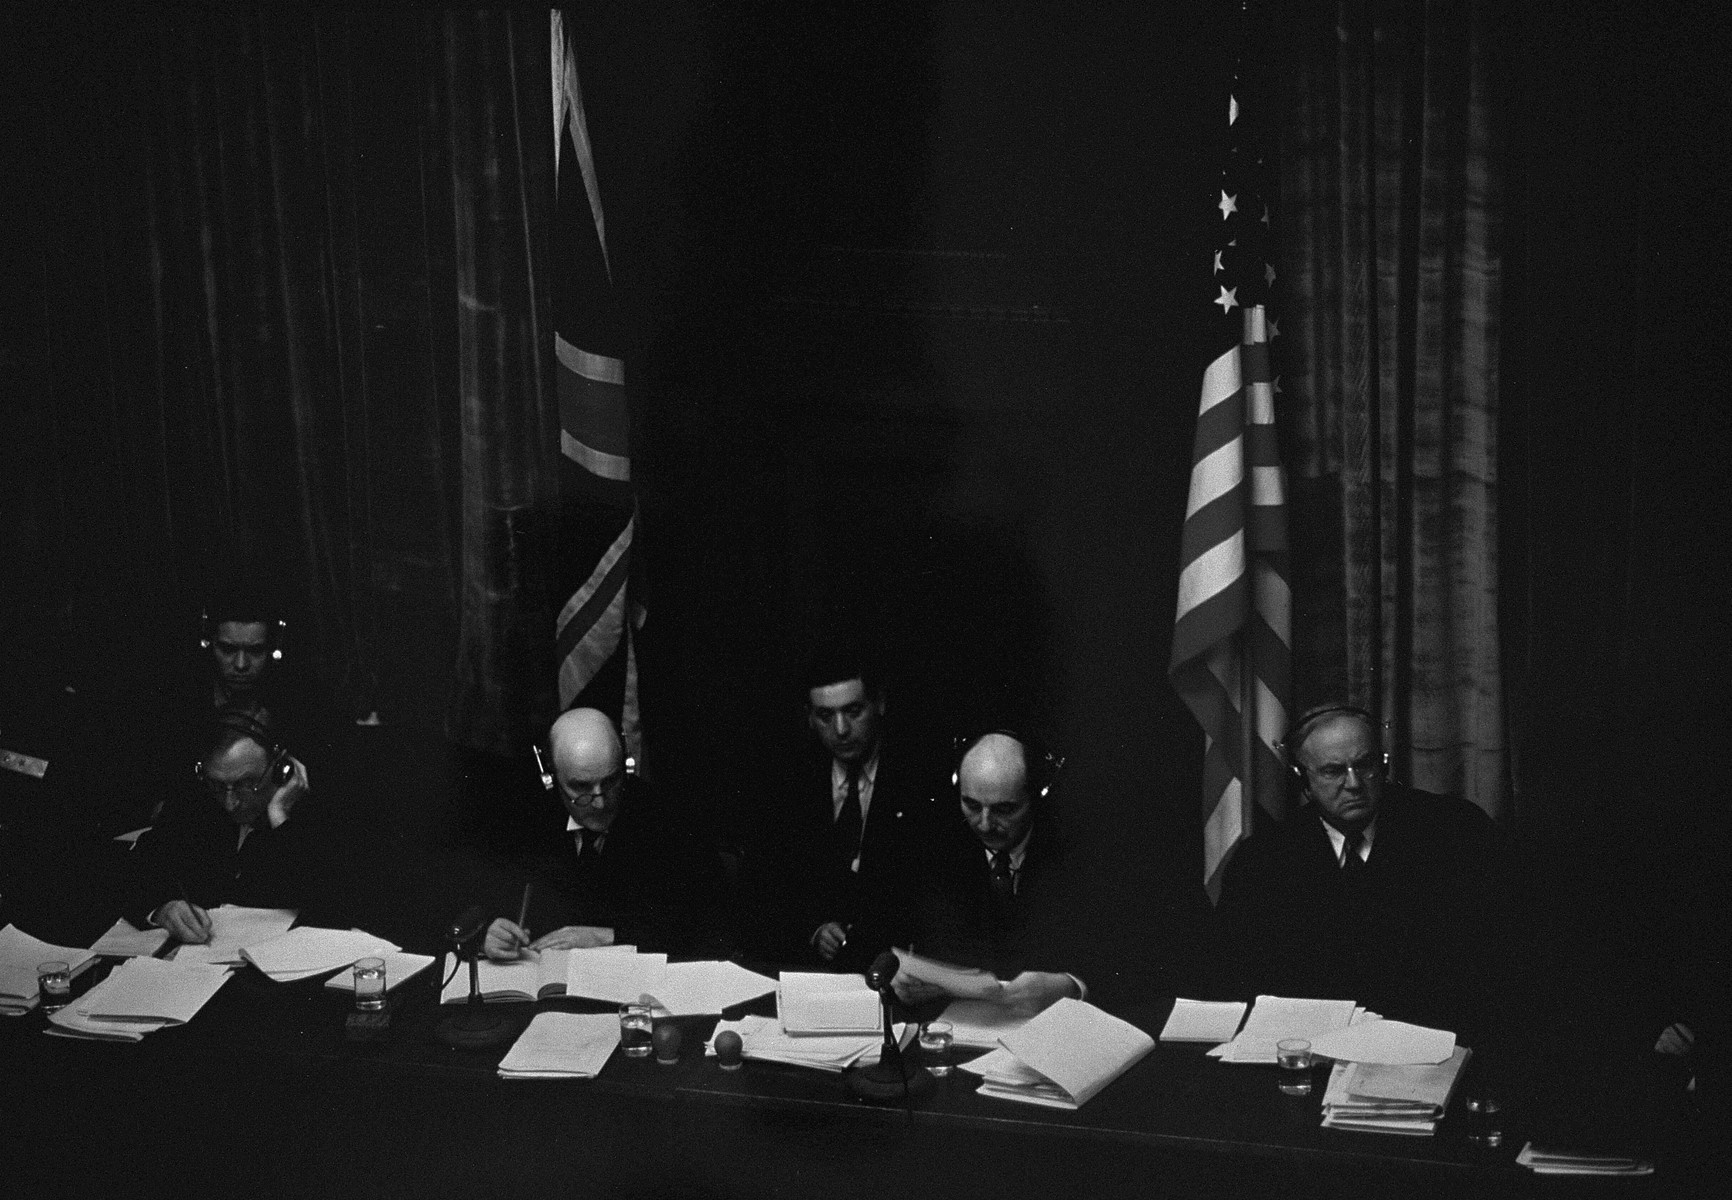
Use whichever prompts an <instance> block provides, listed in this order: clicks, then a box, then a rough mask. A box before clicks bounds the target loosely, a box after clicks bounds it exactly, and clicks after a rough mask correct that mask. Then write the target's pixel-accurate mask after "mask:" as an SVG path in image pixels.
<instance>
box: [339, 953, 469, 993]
mask: <svg viewBox="0 0 1732 1200" xmlns="http://www.w3.org/2000/svg"><path fill="white" fill-rule="evenodd" d="M361 957H362V958H367V957H369V956H368V955H365V954H363V955H362V956H361ZM378 957H380V958H382V959H384V960H385V990H386V991H387V992H394V991H396V990H397V985H398V984H402V983H408V982H409V981H410V980H411V979H413V978H415V976H417V975H419V974H420V973H421V972H423V971H425V970H426V969H427V968H428V967H430V966H432V965H433V956H432V955H431V954H413V953H411V952H410V951H408V950H392V951H390V952H389V953H387V954H381V955H379V956H378ZM463 982H464V987H465V989H467V987H468V983H469V981H468V979H467V978H465V979H464V981H463ZM325 986H326V987H328V988H336V989H337V990H338V991H343V992H352V991H354V990H355V973H354V972H353V971H338V972H337V973H336V974H335V975H333V976H331V977H330V978H329V979H327V980H325ZM463 995H464V996H465V997H467V996H468V995H469V992H468V991H467V990H465V991H464V993H463Z"/></svg>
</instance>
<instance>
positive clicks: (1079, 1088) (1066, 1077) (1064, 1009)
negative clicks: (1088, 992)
mask: <svg viewBox="0 0 1732 1200" xmlns="http://www.w3.org/2000/svg"><path fill="white" fill-rule="evenodd" d="M1000 1041H1001V1045H1000V1047H999V1049H997V1050H994V1051H992V1052H991V1053H990V1054H986V1055H982V1056H981V1057H980V1058H977V1059H975V1060H974V1061H973V1062H967V1063H962V1064H960V1065H961V1068H962V1069H963V1070H965V1071H971V1072H973V1073H974V1074H976V1075H979V1076H981V1077H982V1083H981V1085H980V1094H981V1095H982V1096H996V1097H998V1098H999V1099H1001V1100H1017V1101H1020V1102H1022V1103H1024V1104H1041V1105H1045V1106H1046V1107H1048V1108H1066V1109H1077V1108H1081V1107H1082V1106H1083V1105H1085V1104H1087V1103H1088V1102H1089V1101H1090V1100H1091V1099H1093V1098H1094V1096H1095V1095H1096V1094H1097V1093H1098V1092H1099V1091H1100V1090H1101V1089H1102V1088H1104V1087H1106V1085H1107V1084H1109V1083H1111V1082H1112V1081H1113V1080H1115V1079H1117V1078H1118V1077H1119V1076H1120V1075H1123V1074H1124V1073H1125V1072H1126V1071H1128V1070H1130V1068H1131V1067H1132V1066H1134V1065H1135V1064H1136V1063H1137V1062H1138V1061H1140V1060H1141V1059H1142V1057H1143V1056H1144V1055H1145V1054H1147V1053H1148V1052H1149V1051H1150V1050H1153V1049H1154V1048H1155V1039H1154V1038H1152V1037H1150V1036H1149V1035H1148V1034H1146V1033H1144V1032H1143V1031H1142V1030H1140V1029H1138V1028H1137V1027H1136V1026H1135V1025H1132V1024H1130V1023H1129V1022H1126V1021H1121V1020H1119V1019H1118V1018H1117V1017H1115V1016H1111V1015H1110V1014H1108V1013H1104V1012H1102V1011H1101V1010H1100V1009H1098V1008H1096V1007H1095V1006H1094V1005H1092V1004H1090V1003H1088V1001H1086V1000H1072V999H1069V998H1066V999H1063V1000H1060V1001H1058V1002H1056V1003H1054V1004H1053V1005H1051V1006H1050V1007H1048V1008H1047V1009H1046V1010H1044V1011H1043V1012H1041V1013H1039V1014H1038V1015H1036V1016H1035V1017H1033V1018H1031V1019H1030V1020H1029V1022H1028V1023H1027V1024H1026V1025H1024V1026H1023V1027H1022V1028H1021V1029H1019V1030H1017V1031H1016V1032H1015V1033H1012V1034H1009V1035H1007V1036H1006V1037H1004V1038H1002V1039H1000Z"/></svg>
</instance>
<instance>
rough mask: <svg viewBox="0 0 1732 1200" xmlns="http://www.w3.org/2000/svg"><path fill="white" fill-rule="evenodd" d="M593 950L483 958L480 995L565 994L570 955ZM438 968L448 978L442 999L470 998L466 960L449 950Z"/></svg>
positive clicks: (503, 999)
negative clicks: (453, 956) (496, 959)
mask: <svg viewBox="0 0 1732 1200" xmlns="http://www.w3.org/2000/svg"><path fill="white" fill-rule="evenodd" d="M593 953H595V952H594V951H591V950H581V951H579V950H543V951H542V952H541V953H540V955H538V956H537V957H535V958H520V959H516V960H514V961H512V962H494V961H493V960H492V959H490V958H484V959H482V960H481V961H480V962H479V963H477V964H476V965H477V967H478V974H479V977H480V978H479V982H480V987H481V999H482V1000H484V1001H486V1002H487V1003H488V1004H509V1003H512V1002H514V1001H515V1002H520V1003H521V1002H525V1001H531V1000H542V999H545V998H546V997H548V996H563V995H565V979H566V973H567V970H568V966H569V961H570V957H571V955H573V954H593ZM453 966H455V970H453ZM439 971H440V978H441V979H444V980H445V986H444V987H443V988H442V989H440V992H439V1003H441V1004H462V1003H463V1002H465V1001H466V1000H468V999H469V964H468V962H467V961H465V962H460V963H456V964H453V963H452V961H451V956H450V955H449V954H447V955H445V956H443V957H442V958H440V960H439ZM388 979H389V977H387V980H388Z"/></svg>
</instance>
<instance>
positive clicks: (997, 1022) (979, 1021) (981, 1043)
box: [942, 1000, 1029, 1050]
mask: <svg viewBox="0 0 1732 1200" xmlns="http://www.w3.org/2000/svg"><path fill="white" fill-rule="evenodd" d="M942 1019H943V1020H946V1021H949V1022H950V1027H951V1044H952V1045H954V1046H958V1047H963V1048H966V1049H970V1050H996V1049H998V1043H999V1039H1000V1038H1002V1037H1004V1036H1005V1035H1006V1034H1011V1033H1015V1032H1016V1031H1017V1030H1019V1029H1021V1028H1022V1027H1023V1026H1024V1025H1027V1024H1028V1022H1029V1018H1027V1017H1019V1016H1017V1015H1015V1014H1014V1013H1012V1012H1011V1011H1010V1010H1009V1009H1007V1008H1005V1007H1004V1006H1003V1005H1002V1004H995V1003H993V1002H992V1001H990V1000H952V1001H951V1002H950V1005H949V1007H948V1008H946V1009H945V1010H944V1016H943V1018H942Z"/></svg>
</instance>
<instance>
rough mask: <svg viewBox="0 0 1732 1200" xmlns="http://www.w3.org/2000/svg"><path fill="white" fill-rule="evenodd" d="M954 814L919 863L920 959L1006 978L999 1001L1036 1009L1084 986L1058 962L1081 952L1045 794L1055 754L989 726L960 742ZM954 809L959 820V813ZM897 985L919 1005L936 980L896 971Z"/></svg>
mask: <svg viewBox="0 0 1732 1200" xmlns="http://www.w3.org/2000/svg"><path fill="white" fill-rule="evenodd" d="M960 749H961V756H960V758H959V759H958V760H957V765H956V771H955V773H954V782H955V785H956V803H957V812H956V816H954V817H952V818H950V819H949V820H948V821H946V822H945V828H944V832H943V833H941V834H940V835H939V836H938V838H937V839H936V845H934V846H933V847H932V850H931V853H930V855H929V860H928V862H927V863H926V867H925V870H924V872H923V887H922V889H921V895H920V897H919V907H918V917H917V920H918V929H919V932H918V933H917V935H916V938H915V942H914V945H913V947H912V949H913V950H914V951H915V952H916V953H918V954H920V955H922V956H923V957H926V958H933V959H938V960H940V961H943V962H947V963H952V964H956V965H960V966H967V967H979V968H984V969H985V970H988V971H991V972H992V973H993V974H995V975H999V976H1001V977H1007V978H1006V982H1005V987H1004V993H1003V997H1002V1001H1003V1003H1004V1004H1005V1005H1006V1006H1007V1007H1009V1008H1011V1009H1012V1010H1014V1011H1017V1012H1021V1013H1023V1014H1025V1015H1033V1014H1034V1013H1037V1012H1039V1011H1040V1010H1041V1009H1043V1008H1045V1007H1047V1006H1048V1005H1049V1004H1051V1003H1052V1002H1053V1001H1055V1000H1058V999H1060V998H1061V997H1065V996H1073V997H1078V998H1080V997H1081V996H1082V995H1083V992H1084V989H1083V985H1082V982H1081V981H1080V980H1079V979H1077V977H1076V976H1074V975H1071V974H1068V973H1067V972H1066V971H1065V970H1064V969H1063V968H1064V966H1065V965H1066V964H1067V963H1069V962H1071V961H1073V959H1072V956H1074V955H1075V954H1076V953H1078V951H1079V948H1080V946H1079V939H1077V938H1074V937H1071V936H1070V935H1069V934H1068V933H1067V932H1066V930H1067V926H1068V924H1069V921H1068V918H1070V917H1071V916H1072V915H1073V912H1072V903H1071V902H1072V899H1073V897H1072V895H1071V892H1070V883H1071V879H1070V876H1069V864H1068V863H1067V861H1066V855H1065V847H1064V843H1063V841H1062V839H1061V837H1060V833H1059V828H1058V823H1057V820H1056V819H1055V814H1054V813H1053V812H1052V810H1051V808H1050V807H1049V805H1050V803H1051V802H1050V801H1049V799H1048V793H1049V792H1050V791H1051V790H1052V786H1053V783H1054V779H1055V776H1056V775H1057V773H1058V769H1059V767H1060V766H1061V765H1062V763H1060V762H1058V761H1056V760H1053V759H1051V758H1049V757H1048V756H1046V755H1043V754H1040V753H1038V752H1036V751H1032V750H1031V749H1030V746H1029V744H1028V741H1027V740H1026V739H1024V738H1023V737H1021V736H1020V735H1018V734H1015V733H1011V732H1009V731H1007V730H995V731H993V732H991V733H987V734H984V735H982V736H980V737H976V738H973V739H969V740H967V741H964V742H963V743H962V744H961V747H960ZM958 818H960V819H958ZM894 986H895V989H896V994H897V996H898V997H900V998H901V999H902V1000H903V1001H904V1002H906V1003H911V1004H918V1003H921V1002H923V1001H928V1000H934V999H937V998H938V997H940V996H943V995H945V994H946V993H945V991H944V989H943V988H942V987H939V986H936V985H933V984H931V983H928V982H927V981H925V980H923V979H920V978H917V977H915V976H913V975H911V974H910V973H909V972H908V970H907V969H906V968H904V969H903V970H901V971H899V972H898V973H897V976H896V979H895V981H894Z"/></svg>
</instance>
